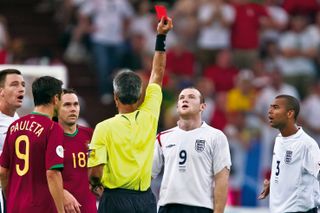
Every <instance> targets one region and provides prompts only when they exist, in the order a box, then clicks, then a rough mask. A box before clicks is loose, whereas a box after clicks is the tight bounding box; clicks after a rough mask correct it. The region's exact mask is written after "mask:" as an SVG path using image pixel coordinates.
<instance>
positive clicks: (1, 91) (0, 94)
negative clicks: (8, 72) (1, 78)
mask: <svg viewBox="0 0 320 213" xmlns="http://www.w3.org/2000/svg"><path fill="white" fill-rule="evenodd" d="M3 91H4V89H3V88H2V87H0V96H3V95H4V94H3Z"/></svg>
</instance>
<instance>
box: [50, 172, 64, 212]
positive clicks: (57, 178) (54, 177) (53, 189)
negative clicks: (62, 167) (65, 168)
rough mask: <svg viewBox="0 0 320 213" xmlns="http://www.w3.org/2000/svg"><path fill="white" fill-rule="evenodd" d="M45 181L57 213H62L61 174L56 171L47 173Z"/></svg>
mask: <svg viewBox="0 0 320 213" xmlns="http://www.w3.org/2000/svg"><path fill="white" fill-rule="evenodd" d="M47 181H48V185H49V191H50V193H51V196H52V198H53V200H54V203H55V205H56V208H57V211H58V213H63V212H64V207H63V198H64V194H63V182H62V176H61V172H60V171H57V170H48V171H47Z"/></svg>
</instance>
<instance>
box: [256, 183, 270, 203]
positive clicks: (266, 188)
mask: <svg viewBox="0 0 320 213" xmlns="http://www.w3.org/2000/svg"><path fill="white" fill-rule="evenodd" d="M269 192H270V181H269V180H267V179H265V180H264V181H263V190H262V192H261V193H260V195H259V197H258V199H259V200H262V199H265V198H266V197H268V195H269Z"/></svg>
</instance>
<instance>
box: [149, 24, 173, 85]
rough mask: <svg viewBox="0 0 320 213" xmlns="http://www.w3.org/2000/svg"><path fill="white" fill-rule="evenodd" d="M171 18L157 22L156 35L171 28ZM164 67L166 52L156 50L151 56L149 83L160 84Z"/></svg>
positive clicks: (164, 32)
mask: <svg viewBox="0 0 320 213" xmlns="http://www.w3.org/2000/svg"><path fill="white" fill-rule="evenodd" d="M172 27H173V25H172V19H171V18H166V19H165V18H162V19H161V21H160V22H159V24H158V27H157V32H158V35H159V34H162V35H166V34H167V33H168V32H169V31H170V30H171V29H172ZM165 68H166V52H165V51H156V52H155V54H154V57H153V62H152V71H151V76H150V80H149V84H151V83H156V84H159V85H160V86H161V85H162V79H163V75H164V71H165Z"/></svg>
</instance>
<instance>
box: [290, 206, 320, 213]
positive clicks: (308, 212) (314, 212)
mask: <svg viewBox="0 0 320 213" xmlns="http://www.w3.org/2000/svg"><path fill="white" fill-rule="evenodd" d="M317 212H318V209H317V207H315V208H313V209H310V210H308V211H306V212H289V213H317Z"/></svg>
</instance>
